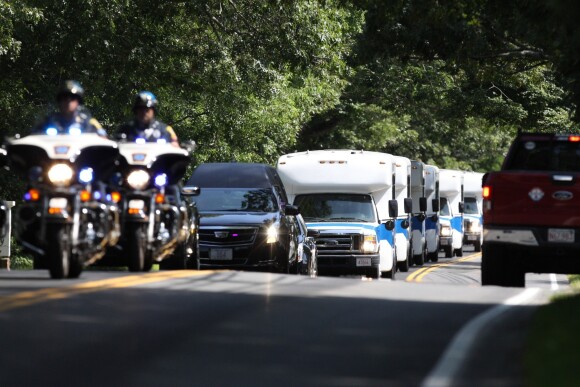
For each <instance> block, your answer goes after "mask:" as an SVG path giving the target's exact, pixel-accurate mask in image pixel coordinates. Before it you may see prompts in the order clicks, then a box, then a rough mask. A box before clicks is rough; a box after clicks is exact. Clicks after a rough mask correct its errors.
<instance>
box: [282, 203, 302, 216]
mask: <svg viewBox="0 0 580 387" xmlns="http://www.w3.org/2000/svg"><path fill="white" fill-rule="evenodd" d="M299 213H300V211H299V210H298V207H297V206H292V205H289V204H287V205H286V207H285V208H284V214H285V215H289V216H296V215H298V214H299Z"/></svg>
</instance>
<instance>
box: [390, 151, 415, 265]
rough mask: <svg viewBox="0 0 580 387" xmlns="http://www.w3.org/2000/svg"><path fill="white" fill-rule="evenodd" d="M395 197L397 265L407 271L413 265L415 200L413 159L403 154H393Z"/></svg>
mask: <svg viewBox="0 0 580 387" xmlns="http://www.w3.org/2000/svg"><path fill="white" fill-rule="evenodd" d="M393 162H394V165H393V171H394V174H395V176H394V184H393V186H394V197H393V199H395V200H396V201H397V204H398V209H397V213H398V216H397V219H396V221H395V248H396V250H397V267H398V269H399V270H401V271H403V272H405V271H409V266H411V265H412V260H413V257H412V256H411V216H410V215H409V214H410V213H411V210H412V203H413V200H412V198H411V160H409V159H408V158H406V157H402V156H393Z"/></svg>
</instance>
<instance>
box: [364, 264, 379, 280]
mask: <svg viewBox="0 0 580 387" xmlns="http://www.w3.org/2000/svg"><path fill="white" fill-rule="evenodd" d="M380 276H381V269H380V268H379V266H377V267H372V268H370V269H368V272H367V277H369V278H372V279H378V278H379V277H380Z"/></svg>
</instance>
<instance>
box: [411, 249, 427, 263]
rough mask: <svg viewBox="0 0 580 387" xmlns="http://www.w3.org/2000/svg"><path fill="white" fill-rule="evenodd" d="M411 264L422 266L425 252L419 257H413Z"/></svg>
mask: <svg viewBox="0 0 580 387" xmlns="http://www.w3.org/2000/svg"><path fill="white" fill-rule="evenodd" d="M413 262H414V263H415V265H417V266H423V265H424V264H425V251H423V252H422V253H421V254H419V255H415V256H413Z"/></svg>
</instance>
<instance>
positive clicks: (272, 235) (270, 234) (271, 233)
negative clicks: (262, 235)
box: [266, 224, 278, 243]
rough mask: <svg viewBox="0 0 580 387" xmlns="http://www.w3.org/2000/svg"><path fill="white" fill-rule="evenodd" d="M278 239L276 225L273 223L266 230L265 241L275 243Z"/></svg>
mask: <svg viewBox="0 0 580 387" xmlns="http://www.w3.org/2000/svg"><path fill="white" fill-rule="evenodd" d="M277 241H278V227H277V225H275V224H273V225H271V226H270V227H268V231H266V243H276V242H277Z"/></svg>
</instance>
